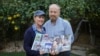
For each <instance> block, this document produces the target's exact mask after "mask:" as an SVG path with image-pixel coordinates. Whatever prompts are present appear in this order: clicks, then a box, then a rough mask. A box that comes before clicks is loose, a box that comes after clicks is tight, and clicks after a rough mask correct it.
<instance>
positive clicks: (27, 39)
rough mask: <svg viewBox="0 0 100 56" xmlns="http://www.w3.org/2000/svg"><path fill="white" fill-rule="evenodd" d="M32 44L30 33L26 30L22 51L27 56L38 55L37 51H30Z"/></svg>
mask: <svg viewBox="0 0 100 56" xmlns="http://www.w3.org/2000/svg"><path fill="white" fill-rule="evenodd" d="M34 38H35V34H34ZM32 42H33V37H32V32H31V31H29V30H27V31H26V32H25V34H24V50H25V52H26V53H27V54H29V55H39V51H35V50H31V47H32Z"/></svg>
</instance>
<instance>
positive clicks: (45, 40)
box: [31, 33, 71, 53]
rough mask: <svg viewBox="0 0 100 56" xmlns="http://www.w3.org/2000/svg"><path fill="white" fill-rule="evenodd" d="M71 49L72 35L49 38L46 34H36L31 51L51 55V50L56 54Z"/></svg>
mask: <svg viewBox="0 0 100 56" xmlns="http://www.w3.org/2000/svg"><path fill="white" fill-rule="evenodd" d="M70 49H71V35H68V36H64V35H61V36H55V37H48V36H46V35H45V34H39V33H38V34H36V37H35V40H34V42H33V45H32V48H31V50H36V51H39V50H42V51H44V52H45V53H49V52H50V51H51V50H53V51H56V52H63V51H69V50H70Z"/></svg>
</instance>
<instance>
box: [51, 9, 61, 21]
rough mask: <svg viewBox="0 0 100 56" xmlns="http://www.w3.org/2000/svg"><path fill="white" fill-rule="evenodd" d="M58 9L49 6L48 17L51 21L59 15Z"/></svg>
mask: <svg viewBox="0 0 100 56" xmlns="http://www.w3.org/2000/svg"><path fill="white" fill-rule="evenodd" d="M59 14H60V11H59V9H58V8H49V17H50V19H51V20H52V21H55V20H56V19H57V18H58V17H59Z"/></svg>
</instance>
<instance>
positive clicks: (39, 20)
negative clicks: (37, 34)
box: [34, 16, 45, 26]
mask: <svg viewBox="0 0 100 56" xmlns="http://www.w3.org/2000/svg"><path fill="white" fill-rule="evenodd" d="M44 20H45V17H44V16H35V17H34V21H35V24H36V25H39V26H42V25H43V23H44Z"/></svg>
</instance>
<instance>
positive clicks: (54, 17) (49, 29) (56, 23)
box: [44, 4, 74, 56]
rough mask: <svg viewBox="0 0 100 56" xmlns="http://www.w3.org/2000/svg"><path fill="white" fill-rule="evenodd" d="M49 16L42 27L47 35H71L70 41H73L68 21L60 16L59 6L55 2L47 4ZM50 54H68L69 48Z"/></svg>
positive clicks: (56, 55) (52, 55) (51, 55)
mask: <svg viewBox="0 0 100 56" xmlns="http://www.w3.org/2000/svg"><path fill="white" fill-rule="evenodd" d="M49 17H50V20H48V21H47V22H46V23H45V24H44V27H45V28H46V33H47V34H48V36H49V37H55V36H59V35H69V34H70V35H72V37H71V40H70V41H71V43H72V42H73V41H74V36H73V32H72V28H71V25H70V23H69V22H68V21H67V20H64V19H62V18H61V17H60V6H58V5H57V4H51V5H50V6H49ZM50 56H70V50H69V51H64V52H60V53H56V52H52V51H51V52H50Z"/></svg>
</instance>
